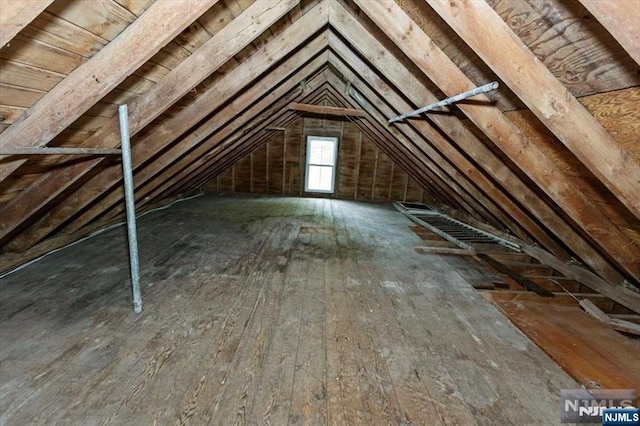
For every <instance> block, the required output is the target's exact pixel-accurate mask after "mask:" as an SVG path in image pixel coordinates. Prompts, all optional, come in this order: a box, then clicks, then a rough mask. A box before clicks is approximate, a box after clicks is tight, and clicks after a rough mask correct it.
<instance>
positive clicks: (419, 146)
mask: <svg viewBox="0 0 640 426" xmlns="http://www.w3.org/2000/svg"><path fill="white" fill-rule="evenodd" d="M330 60H331V61H332V62H331V63H332V65H333V66H335V67H336V69H337V70H338V71H339V72H340V73H341V74H342V75H344V76H345V77H346V78H347V79H348V80H349V81H350V82H351V84H352V85H353V86H355V87H356V89H357V92H358V95H357V96H356V97H353V96H351V97H350V99H349V102H353V103H354V104H355V105H357V106H359V107H360V108H362V109H364V110H366V111H367V114H369V116H370V117H371V118H372V120H373V121H375V123H376V124H377V126H379V127H380V128H383V129H386V130H387V131H388V132H390V133H391V134H392V135H393V137H394V138H395V140H397V141H398V142H400V144H402V146H403V147H404V149H405V150H406V151H407V152H408V153H410V157H409V158H411V159H412V160H413V161H414V162H417V163H418V164H420V166H421V167H423V168H426V169H428V170H429V171H430V174H431V175H432V176H433V177H434V180H437V181H439V182H441V185H442V186H443V187H444V188H447V187H449V190H451V191H452V192H453V195H452V196H453V197H454V198H455V199H457V201H458V204H462V205H463V206H466V207H465V210H467V211H468V212H469V213H470V214H472V215H473V216H475V217H477V218H481V219H482V220H487V221H490V222H492V223H494V224H495V223H498V220H497V219H496V217H495V215H494V213H493V212H489V210H488V209H487V208H486V207H485V206H484V205H483V204H482V200H479V199H476V198H475V197H473V196H470V195H469V194H468V192H467V191H468V189H469V188H468V187H465V185H464V184H463V183H462V182H461V181H459V180H458V179H457V178H459V177H460V176H456V175H455V174H453V173H452V174H449V172H452V170H451V169H450V168H448V167H447V164H446V162H445V163H440V161H439V160H443V159H442V158H441V157H435V158H434V157H431V156H430V155H431V154H435V152H434V151H432V150H431V151H430V150H429V149H428V144H427V143H426V142H425V141H424V140H423V136H421V135H419V134H418V133H417V132H415V131H414V130H413V128H411V127H410V126H407V125H406V124H401V125H399V126H394V127H387V126H386V124H387V120H386V118H387V115H383V114H385V112H386V113H389V108H388V107H386V105H383V104H382V103H376V102H375V101H374V100H373V98H374V97H375V94H374V93H373V91H371V90H369V89H368V88H367V87H366V86H365V85H364V83H363V82H362V81H360V79H359V78H358V76H357V75H355V74H354V73H352V72H351V71H349V70H348V69H347V68H346V65H345V64H344V63H343V62H342V60H340V59H339V58H337V57H335V56H330ZM328 81H329V83H330V84H331V85H332V86H333V87H334V88H335V89H336V90H337V91H338V92H340V91H345V90H346V85H345V84H344V83H343V82H342V81H340V79H339V78H338V77H337V76H335V75H334V76H332V77H331V78H328ZM353 86H352V87H353ZM360 93H362V94H360ZM362 95H364V97H363V96H362ZM365 97H366V98H367V99H365ZM345 99H346V98H345ZM374 103H375V104H376V105H375V106H374ZM376 106H378V107H381V108H383V109H382V110H378V108H376ZM392 113H393V112H392ZM439 163H440V164H439ZM444 190H446V189H444Z"/></svg>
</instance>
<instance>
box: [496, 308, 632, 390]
mask: <svg viewBox="0 0 640 426" xmlns="http://www.w3.org/2000/svg"><path fill="white" fill-rule="evenodd" d="M497 305H498V306H499V307H500V309H501V310H502V311H504V312H505V313H506V315H507V316H508V317H509V319H511V321H513V322H514V324H515V325H516V326H518V328H520V329H521V330H522V331H523V332H524V333H525V334H526V335H527V336H529V338H531V339H532V340H533V341H534V342H536V343H537V344H538V345H539V346H540V347H541V348H542V349H543V350H544V351H545V352H547V354H549V356H551V358H553V359H554V360H555V361H556V362H558V364H560V365H561V366H562V368H563V369H564V370H565V371H567V372H568V373H569V374H570V375H571V376H573V377H575V378H576V379H577V380H578V381H579V382H580V383H582V384H583V385H584V386H586V387H594V386H597V385H600V386H602V387H603V388H605V389H640V370H639V369H638V368H637V367H638V365H637V360H638V359H639V358H640V344H639V343H638V342H637V341H634V340H632V339H628V338H625V337H623V336H622V335H620V334H619V333H618V332H616V331H614V330H613V329H612V328H611V327H609V326H607V325H604V324H602V323H601V322H599V321H598V320H596V319H594V318H592V317H590V316H589V315H588V314H587V313H585V312H584V311H582V310H581V309H580V308H578V307H575V306H559V305H554V304H536V303H526V304H523V303H518V302H498V303H497Z"/></svg>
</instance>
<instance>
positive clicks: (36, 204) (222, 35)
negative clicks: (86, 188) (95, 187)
mask: <svg viewBox="0 0 640 426" xmlns="http://www.w3.org/2000/svg"><path fill="white" fill-rule="evenodd" d="M297 1H298V0H277V3H276V4H275V5H272V4H268V3H267V2H257V3H255V4H254V5H252V6H250V7H249V8H248V9H247V10H245V11H244V12H243V13H242V14H241V15H240V16H238V17H237V18H236V19H235V20H233V21H232V22H231V23H230V24H229V25H227V26H225V27H224V28H223V29H222V30H221V31H220V32H218V33H217V34H216V35H214V36H213V37H212V38H211V39H210V40H209V41H208V42H207V43H205V44H204V45H203V46H202V47H201V48H200V49H198V50H197V51H196V52H195V53H194V54H193V55H191V56H190V57H189V58H188V59H186V60H185V61H184V62H182V63H181V64H180V65H179V66H178V67H176V68H175V69H173V70H172V71H171V72H170V73H169V74H168V75H167V76H166V77H165V78H164V79H163V80H161V82H160V83H159V84H157V85H156V86H155V87H153V88H152V89H150V90H149V91H147V92H145V93H144V95H142V96H141V97H139V98H138V99H136V100H135V101H134V102H133V103H132V104H131V105H129V111H130V114H129V116H130V131H131V136H134V135H135V134H136V133H138V132H139V131H140V130H141V129H142V128H143V127H144V126H146V125H147V124H149V123H150V122H151V121H152V120H153V119H154V118H156V117H158V116H159V115H160V114H161V113H162V112H163V111H165V110H166V109H167V108H169V107H170V106H171V105H173V104H174V103H175V102H176V101H177V100H178V99H180V98H181V97H182V96H183V95H184V94H186V93H187V92H188V91H189V90H191V88H192V87H194V86H195V85H197V84H198V83H200V82H201V81H203V80H204V79H205V78H206V77H208V76H209V75H210V74H212V73H213V72H214V71H215V70H216V69H217V68H219V67H220V66H222V65H223V64H224V63H225V62H226V61H227V60H229V59H230V58H231V57H233V55H235V54H236V53H237V52H238V51H240V50H241V49H242V48H243V47H245V46H247V45H248V44H249V43H250V42H251V41H253V40H254V39H255V38H256V37H257V36H258V35H260V34H261V33H262V32H263V31H264V30H265V29H267V28H269V27H270V26H271V25H272V24H273V23H274V22H275V21H277V20H278V19H280V18H281V17H282V16H283V15H284V14H285V13H287V12H288V11H289V10H290V9H291V8H292V7H293V5H294V4H296V3H297ZM258 17H261V18H260V19H258V21H257V22H258V23H257V24H256V25H255V26H254V25H252V23H253V22H254V21H255V20H256V19H257V18H258ZM220 46H223V48H222V49H221V48H220ZM212 58H213V59H212ZM203 64H207V66H203ZM2 135H3V134H2ZM2 135H0V137H1V136H2ZM118 143H119V137H118V120H117V117H114V118H113V119H112V120H111V121H110V122H109V124H108V125H106V126H104V127H103V128H102V129H101V130H99V131H98V132H96V133H95V134H94V135H92V136H91V137H90V138H89V139H87V140H86V141H85V142H84V143H83V146H96V147H106V148H112V147H115V146H117V145H118ZM100 161H101V160H95V161H92V162H90V163H82V164H78V165H76V166H74V167H72V168H71V169H69V168H67V169H64V170H59V171H53V172H50V173H47V174H45V175H44V176H43V177H41V178H40V179H39V180H38V181H37V182H35V183H34V184H33V185H35V187H36V188H37V191H27V192H25V193H24V194H22V196H20V197H17V199H14V200H12V202H11V203H10V204H9V205H8V206H6V207H5V208H4V209H3V210H2V212H1V214H2V215H3V216H4V217H11V218H13V221H12V222H11V223H3V224H2V225H1V226H0V241H3V240H4V239H6V237H7V236H8V235H10V234H11V232H13V231H15V230H16V229H17V228H18V226H21V224H22V223H23V222H24V221H25V219H26V218H28V215H29V214H30V213H34V212H36V211H39V210H40V209H41V208H43V207H44V206H45V205H46V204H48V203H49V202H51V201H52V200H54V199H55V198H56V197H58V196H59V195H60V194H61V193H63V192H64V191H65V190H66V189H67V188H69V187H70V186H71V185H73V184H74V183H75V182H77V181H78V180H79V179H81V178H82V177H83V176H84V175H85V174H86V173H88V172H89V170H91V169H92V168H93V167H95V166H96V165H98V164H99V163H100ZM39 232H40V233H48V232H49V230H45V229H44V228H41V230H40V231H39ZM23 235H24V234H23ZM21 238H22V240H23V242H22V243H20V242H18V243H17V244H16V243H13V244H14V249H16V250H18V251H20V250H24V249H26V248H27V247H29V246H32V245H33V244H35V242H34V240H36V241H37V240H39V239H32V238H28V237H27V236H26V235H24V236H23V237H21Z"/></svg>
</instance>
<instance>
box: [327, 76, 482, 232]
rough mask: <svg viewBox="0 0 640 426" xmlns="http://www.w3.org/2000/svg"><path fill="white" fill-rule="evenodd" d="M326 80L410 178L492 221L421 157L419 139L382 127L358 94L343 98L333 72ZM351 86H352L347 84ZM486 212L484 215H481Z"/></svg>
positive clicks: (360, 126)
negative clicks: (361, 113) (362, 113)
mask: <svg viewBox="0 0 640 426" xmlns="http://www.w3.org/2000/svg"><path fill="white" fill-rule="evenodd" d="M327 80H328V82H329V85H330V88H329V90H330V94H331V97H332V98H333V99H335V100H336V102H340V103H342V104H344V105H348V106H351V107H359V108H362V109H363V110H365V111H366V112H367V118H366V119H365V120H358V121H354V124H355V125H356V127H358V129H359V130H360V131H361V132H362V133H363V134H366V135H368V136H369V138H370V139H371V140H373V141H374V143H375V144H376V145H377V146H378V148H380V149H382V150H383V151H384V152H385V153H386V154H387V155H389V157H390V158H391V159H392V160H393V161H395V162H396V163H397V164H398V165H399V166H400V167H401V168H402V169H403V170H404V171H405V172H406V173H407V174H408V175H409V176H410V177H411V178H412V179H413V180H415V181H416V182H418V183H419V184H420V185H421V186H422V187H423V188H426V189H427V190H430V189H434V190H436V191H437V194H438V196H434V198H436V199H440V200H442V201H444V202H446V203H447V204H449V205H450V206H452V207H455V208H458V209H459V210H460V211H466V212H468V213H469V214H472V215H474V216H476V217H478V216H479V217H482V218H485V217H486V219H484V220H487V221H491V220H494V219H493V218H492V216H491V214H489V213H488V212H486V211H484V210H483V209H482V208H481V207H480V206H478V204H477V203H476V202H475V200H473V199H471V198H469V197H466V194H464V191H463V190H461V188H460V187H459V186H458V185H457V184H456V183H455V182H454V183H452V182H450V180H449V179H448V178H447V177H446V176H444V175H443V173H442V171H441V170H440V169H439V168H438V167H437V166H436V165H435V164H434V162H433V161H432V159H430V158H428V156H425V155H424V153H423V152H422V151H420V149H418V148H417V146H416V144H415V141H414V140H413V138H415V139H420V140H421V139H422V137H421V136H419V135H417V134H405V133H403V132H399V131H395V130H397V129H393V130H390V129H389V128H387V127H386V126H385V121H384V117H383V116H382V115H381V114H380V112H379V111H377V110H376V108H375V107H373V106H372V105H371V104H370V103H369V102H368V101H366V100H365V99H364V98H362V96H360V98H359V101H356V100H355V99H353V98H352V97H348V98H347V97H346V95H343V93H346V90H347V85H346V83H344V81H343V80H341V79H340V78H338V76H336V75H335V74H333V75H328V77H327ZM350 87H353V86H350ZM485 215H486V216H485Z"/></svg>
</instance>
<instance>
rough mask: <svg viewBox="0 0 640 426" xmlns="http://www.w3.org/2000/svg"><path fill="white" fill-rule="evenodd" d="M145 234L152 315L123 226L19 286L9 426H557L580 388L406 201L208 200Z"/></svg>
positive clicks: (2, 371) (5, 355) (3, 419)
mask: <svg viewBox="0 0 640 426" xmlns="http://www.w3.org/2000/svg"><path fill="white" fill-rule="evenodd" d="M139 228H140V236H139V239H140V247H141V267H142V270H141V273H142V287H143V297H144V311H143V313H142V314H141V315H138V316H136V315H134V314H133V313H132V312H131V308H130V305H131V303H130V289H129V281H128V269H127V268H128V264H127V252H126V241H125V239H124V235H123V232H122V230H121V229H116V230H112V231H109V232H107V233H104V234H103V235H100V236H98V237H95V238H94V239H91V240H88V241H86V242H84V243H81V244H78V245H76V246H74V247H70V248H67V249H65V250H63V251H60V252H58V253H56V254H55V255H52V256H50V257H47V258H45V259H43V260H41V261H40V262H38V263H35V264H33V265H30V266H28V267H26V268H24V269H22V270H20V271H18V272H16V273H15V274H12V275H10V276H8V277H6V278H5V279H3V280H2V283H0V424H7V425H12V424H21V425H22V424H69V425H75V424H78V425H80V424H82V425H94V424H96V425H97V424H158V425H161V424H194V425H200V424H207V423H209V424H251V425H254V424H273V425H282V424H325V423H326V424H335V425H342V424H363V425H378V424H429V425H437V424H465V425H467V424H554V423H558V422H559V412H558V411H559V410H558V404H559V389H560V388H573V387H576V386H577V384H576V383H575V382H574V381H573V380H572V379H571V378H569V377H568V376H567V375H566V374H565V373H563V372H562V371H561V370H560V369H559V368H558V366H557V365H556V364H554V363H553V362H552V361H551V360H550V359H549V358H548V357H546V355H544V354H543V353H542V351H540V350H539V349H538V348H537V347H536V346H535V345H533V344H532V343H531V342H530V341H528V340H527V339H526V338H525V337H524V336H523V335H522V334H521V333H519V332H518V331H517V330H516V329H515V328H514V327H513V326H512V325H511V324H510V323H509V322H508V320H507V319H505V318H504V317H503V316H502V315H501V314H500V313H499V312H497V311H496V310H495V309H494V308H492V307H491V306H490V305H489V304H488V302H486V301H485V300H484V299H483V298H482V296H481V295H479V294H477V293H476V292H475V291H474V290H473V289H472V288H471V286H470V285H469V283H468V282H467V281H466V280H465V278H463V277H462V276H461V275H460V274H458V273H457V272H455V270H454V268H455V267H456V264H455V263H454V262H453V261H450V260H447V259H446V258H445V257H442V256H438V255H422V254H418V253H415V252H414V251H413V247H414V245H415V244H416V243H418V242H419V239H418V237H416V236H415V234H413V233H412V232H411V230H410V228H409V223H408V221H407V220H406V218H404V216H402V215H400V214H399V213H397V212H396V211H395V210H393V209H392V208H390V207H389V206H380V205H374V204H364V203H358V202H349V201H337V200H328V199H303V198H270V197H264V198H227V197H218V196H205V197H201V198H197V199H194V200H190V201H188V202H184V203H180V204H177V205H175V206H172V207H171V208H169V209H167V210H163V211H161V212H156V213H152V214H149V215H147V216H145V217H144V218H142V219H141V220H140V223H139ZM458 266H460V265H458ZM467 274H471V275H473V274H472V272H470V271H469V270H467V271H465V277H466V276H467ZM479 274H481V272H479Z"/></svg>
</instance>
